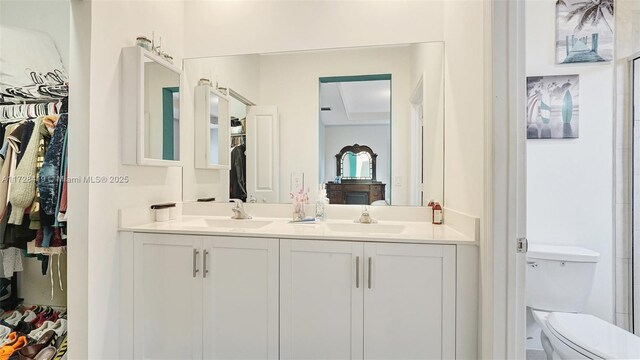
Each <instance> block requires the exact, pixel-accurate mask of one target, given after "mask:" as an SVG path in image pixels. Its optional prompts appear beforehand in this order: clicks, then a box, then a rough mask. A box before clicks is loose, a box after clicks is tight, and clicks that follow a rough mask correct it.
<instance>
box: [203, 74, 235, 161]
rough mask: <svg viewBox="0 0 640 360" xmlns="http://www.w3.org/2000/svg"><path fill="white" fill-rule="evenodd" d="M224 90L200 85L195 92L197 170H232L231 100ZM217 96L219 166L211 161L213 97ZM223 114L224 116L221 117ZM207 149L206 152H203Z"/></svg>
mask: <svg viewBox="0 0 640 360" xmlns="http://www.w3.org/2000/svg"><path fill="white" fill-rule="evenodd" d="M220 90H222V89H216V88H214V87H212V86H209V85H198V86H196V88H195V91H194V107H195V108H194V115H195V116H194V119H195V124H194V129H195V148H194V151H195V156H194V158H195V167H196V169H209V170H230V169H231V150H230V147H231V146H230V144H231V124H230V122H231V116H230V115H229V102H230V100H231V99H230V98H229V96H227V95H226V94H225V93H224V92H222V91H220ZM213 96H216V97H218V99H219V102H218V148H219V154H218V159H219V163H218V164H212V163H211V159H210V155H211V153H210V151H209V150H210V146H211V131H210V119H211V97H213ZM220 114H222V116H220ZM202 149H206V150H205V151H201V150H202Z"/></svg>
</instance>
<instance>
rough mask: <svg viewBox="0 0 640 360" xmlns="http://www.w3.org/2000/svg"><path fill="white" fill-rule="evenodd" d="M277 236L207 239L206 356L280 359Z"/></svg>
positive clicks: (204, 275)
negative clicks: (270, 237)
mask: <svg viewBox="0 0 640 360" xmlns="http://www.w3.org/2000/svg"><path fill="white" fill-rule="evenodd" d="M278 243H279V241H278V240H277V239H251V238H224V237H220V238H218V237H210V238H207V239H205V246H204V249H205V251H206V253H204V257H203V269H204V272H203V278H204V281H203V291H204V296H203V312H204V327H203V331H204V337H203V343H204V348H203V355H204V358H205V359H277V358H278V320H279V319H278V296H279V294H278V271H279V269H278V257H279V247H278Z"/></svg>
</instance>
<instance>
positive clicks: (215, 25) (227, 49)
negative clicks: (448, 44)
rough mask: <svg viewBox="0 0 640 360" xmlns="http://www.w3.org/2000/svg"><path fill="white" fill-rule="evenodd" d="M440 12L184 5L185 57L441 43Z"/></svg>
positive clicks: (385, 4) (339, 5)
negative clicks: (430, 42)
mask: <svg viewBox="0 0 640 360" xmlns="http://www.w3.org/2000/svg"><path fill="white" fill-rule="evenodd" d="M442 11H443V2H442V1H438V0H434V1H407V2H397V1H376V2H347V1H344V2H337V1H336V2H324V1H305V2H284V1H283V2H280V1H259V2H256V1H252V2H242V1H233V2H217V1H187V2H186V4H185V18H186V19H187V21H185V35H186V36H185V58H191V57H204V56H216V55H235V54H256V53H258V54H261V53H271V52H282V51H298V50H315V49H330V48H338V47H351V46H365V45H388V44H407V43H418V42H427V41H440V40H442V38H443V17H442ZM478 14H479V13H476V14H475V15H478Z"/></svg>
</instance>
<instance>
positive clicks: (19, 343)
mask: <svg viewBox="0 0 640 360" xmlns="http://www.w3.org/2000/svg"><path fill="white" fill-rule="evenodd" d="M27 344H28V341H27V337H26V336H20V337H18V340H16V341H15V342H14V343H13V344H11V345H5V346H3V347H2V348H0V360H8V359H9V357H10V356H11V355H12V354H13V353H14V352H16V351H18V350H20V349H22V348H23V347H25V346H27Z"/></svg>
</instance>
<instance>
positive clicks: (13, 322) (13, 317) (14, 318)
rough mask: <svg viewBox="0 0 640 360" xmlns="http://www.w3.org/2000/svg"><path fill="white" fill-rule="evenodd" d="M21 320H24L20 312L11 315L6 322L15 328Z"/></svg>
mask: <svg viewBox="0 0 640 360" xmlns="http://www.w3.org/2000/svg"><path fill="white" fill-rule="evenodd" d="M20 319H22V314H20V312H18V311H14V312H13V313H12V314H11V315H9V317H7V318H6V319H4V321H5V322H6V323H7V324H9V325H14V326H15V325H16V324H17V323H18V321H20Z"/></svg>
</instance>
